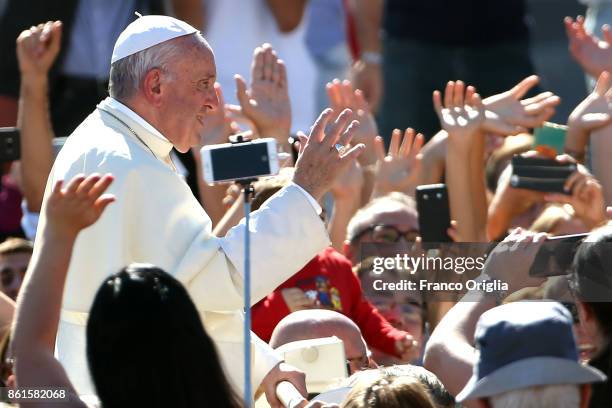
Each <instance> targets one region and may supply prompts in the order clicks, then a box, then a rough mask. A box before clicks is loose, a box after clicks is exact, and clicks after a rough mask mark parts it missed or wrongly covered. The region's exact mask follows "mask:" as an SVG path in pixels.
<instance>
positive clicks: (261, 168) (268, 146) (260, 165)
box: [200, 138, 280, 184]
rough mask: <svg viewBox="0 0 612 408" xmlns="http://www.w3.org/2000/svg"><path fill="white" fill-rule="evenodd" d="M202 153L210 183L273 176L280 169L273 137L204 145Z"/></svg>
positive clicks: (205, 176) (206, 175) (204, 167)
mask: <svg viewBox="0 0 612 408" xmlns="http://www.w3.org/2000/svg"><path fill="white" fill-rule="evenodd" d="M200 154H201V156H202V166H203V170H204V180H205V181H206V182H207V183H209V184H212V183H221V182H232V181H236V180H244V179H250V178H257V177H263V176H271V175H274V174H278V171H279V169H280V166H279V159H278V152H277V147H276V140H275V139H273V138H264V139H255V140H252V141H248V142H242V143H223V144H217V145H210V146H204V147H203V148H202V149H201V150H200Z"/></svg>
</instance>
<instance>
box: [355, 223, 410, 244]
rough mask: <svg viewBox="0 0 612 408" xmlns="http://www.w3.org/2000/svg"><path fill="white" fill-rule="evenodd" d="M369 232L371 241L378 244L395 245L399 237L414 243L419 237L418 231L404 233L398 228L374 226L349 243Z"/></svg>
mask: <svg viewBox="0 0 612 408" xmlns="http://www.w3.org/2000/svg"><path fill="white" fill-rule="evenodd" d="M370 232H371V233H372V240H373V241H374V242H376V243H379V244H395V243H397V242H398V241H399V240H400V238H401V237H403V238H404V239H405V240H406V242H414V241H416V239H417V237H418V236H419V235H420V232H419V231H418V230H409V231H405V232H404V231H400V230H399V228H397V227H395V226H394V225H386V224H374V225H370V226H369V227H367V228H366V229H364V230H362V231H361V232H359V233H358V234H356V235H355V236H354V237H353V239H351V242H355V241H357V240H359V239H360V238H361V237H363V236H364V235H365V234H367V233H370Z"/></svg>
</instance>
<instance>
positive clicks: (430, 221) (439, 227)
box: [416, 184, 452, 243]
mask: <svg viewBox="0 0 612 408" xmlns="http://www.w3.org/2000/svg"><path fill="white" fill-rule="evenodd" d="M416 204H417V210H418V212H419V230H420V234H421V239H422V240H423V243H428V242H430V243H435V242H452V239H451V238H450V237H449V236H448V233H447V232H446V231H447V230H448V228H449V227H450V221H451V220H450V208H449V205H448V191H447V189H446V185H445V184H426V185H421V186H418V187H417V188H416Z"/></svg>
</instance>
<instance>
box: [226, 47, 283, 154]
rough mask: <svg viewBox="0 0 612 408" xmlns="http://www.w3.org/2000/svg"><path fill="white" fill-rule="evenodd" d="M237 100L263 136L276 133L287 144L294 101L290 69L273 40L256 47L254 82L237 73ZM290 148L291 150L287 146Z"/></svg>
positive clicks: (274, 136)
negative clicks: (272, 42)
mask: <svg viewBox="0 0 612 408" xmlns="http://www.w3.org/2000/svg"><path fill="white" fill-rule="evenodd" d="M235 78H236V87H237V91H236V92H237V96H238V101H239V102H240V108H241V110H242V113H243V114H244V116H246V117H247V118H248V119H250V120H251V121H252V122H253V123H254V124H255V127H256V128H257V132H258V133H259V136H260V137H273V138H275V139H276V140H277V142H278V143H279V144H280V145H281V146H284V145H286V144H287V139H288V137H289V132H290V131H291V104H290V102H289V87H288V83H287V69H286V67H285V63H284V62H283V61H282V60H280V59H279V58H278V57H277V55H276V52H275V51H274V50H273V49H272V46H271V45H270V44H263V45H262V46H261V47H257V48H256V49H255V52H254V54H253V62H252V64H251V82H250V84H249V87H248V88H247V84H246V81H245V80H244V78H242V77H241V76H240V75H236V77H235ZM286 151H288V150H286Z"/></svg>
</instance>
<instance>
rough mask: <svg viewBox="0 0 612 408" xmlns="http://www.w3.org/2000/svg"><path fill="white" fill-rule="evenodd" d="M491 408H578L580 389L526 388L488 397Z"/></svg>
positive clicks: (561, 386) (558, 386) (568, 386)
mask: <svg viewBox="0 0 612 408" xmlns="http://www.w3.org/2000/svg"><path fill="white" fill-rule="evenodd" d="M489 402H490V403H491V407H493V408H578V407H580V388H579V386H578V385H576V384H555V385H544V386H538V387H528V388H522V389H519V390H514V391H508V392H505V393H503V394H499V395H494V396H492V397H489Z"/></svg>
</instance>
